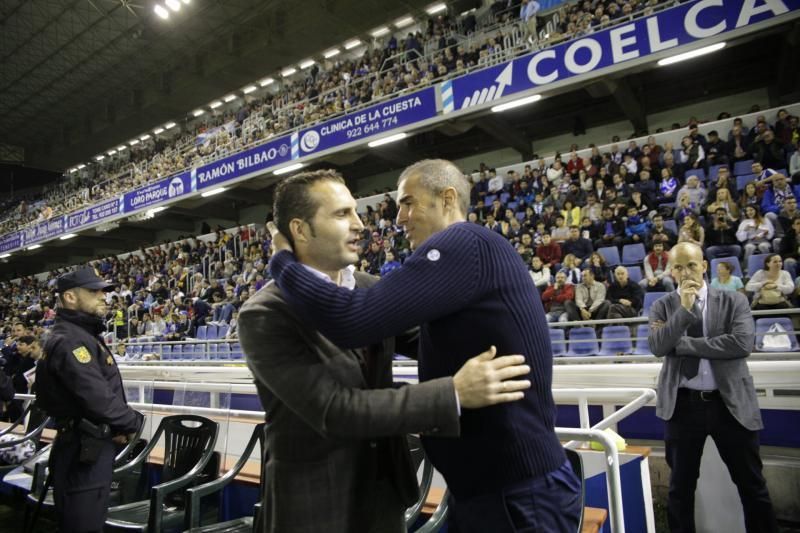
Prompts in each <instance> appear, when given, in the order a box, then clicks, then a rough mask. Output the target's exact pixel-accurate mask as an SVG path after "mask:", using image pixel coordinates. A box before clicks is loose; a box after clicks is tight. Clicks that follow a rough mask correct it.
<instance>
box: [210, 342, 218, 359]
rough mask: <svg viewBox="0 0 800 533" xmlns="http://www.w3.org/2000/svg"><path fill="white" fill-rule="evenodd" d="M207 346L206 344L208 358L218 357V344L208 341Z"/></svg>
mask: <svg viewBox="0 0 800 533" xmlns="http://www.w3.org/2000/svg"><path fill="white" fill-rule="evenodd" d="M207 346H208V349H207V351H208V359H214V360H216V359H219V357H217V353H218V346H219V344H217V343H216V342H210V343H208V344H207Z"/></svg>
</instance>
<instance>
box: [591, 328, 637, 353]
mask: <svg viewBox="0 0 800 533" xmlns="http://www.w3.org/2000/svg"><path fill="white" fill-rule="evenodd" d="M630 337H631V329H630V328H629V327H628V326H606V327H604V328H603V334H602V341H601V343H600V352H599V353H598V355H618V354H628V353H631V352H632V351H633V342H632V341H631V340H630Z"/></svg>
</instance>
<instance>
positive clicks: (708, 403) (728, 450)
mask: <svg viewBox="0 0 800 533" xmlns="http://www.w3.org/2000/svg"><path fill="white" fill-rule="evenodd" d="M709 435H710V436H711V438H712V439H714V443H715V444H716V445H717V449H718V450H719V455H720V457H721V458H722V461H723V462H724V463H725V466H727V467H728V472H729V473H730V475H731V479H733V482H734V484H735V485H736V488H737V489H738V491H739V498H740V499H741V500H742V507H743V508H744V518H745V526H746V528H747V531H748V533H753V532H762V531H763V532H775V533H777V531H778V526H777V523H776V521H775V512H774V511H773V509H772V501H771V500H770V497H769V491H767V485H766V481H765V480H764V476H763V475H762V473H761V467H762V464H761V457H760V456H759V452H758V432H757V431H750V430H749V429H747V428H745V427H744V426H742V425H741V424H740V423H739V422H738V421H737V420H736V419H735V418H734V417H733V415H731V413H730V412H729V411H728V408H727V407H726V406H725V403H724V401H723V400H722V398H721V396H720V395H719V394H718V393H717V394H714V395H712V396H711V397H710V398H707V400H704V399H702V398H700V396H699V394H698V393H696V392H694V391H689V390H688V389H678V398H677V400H676V404H675V412H674V414H673V415H672V418H671V419H670V420H668V421H667V427H666V433H665V441H666V459H667V464H668V465H669V467H670V470H671V473H670V479H669V499H668V503H667V516H668V520H669V528H670V531H672V532H674V533H678V532H680V533H694V531H695V524H694V494H695V489H696V488H697V478H698V476H699V474H700V459H701V458H702V455H703V446H704V445H705V442H706V437H707V436H709ZM709 512H712V513H719V512H725V511H724V510H722V509H710V510H709Z"/></svg>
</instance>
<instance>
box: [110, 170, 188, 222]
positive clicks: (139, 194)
mask: <svg viewBox="0 0 800 533" xmlns="http://www.w3.org/2000/svg"><path fill="white" fill-rule="evenodd" d="M191 191H192V189H191V181H190V179H189V173H188V172H182V173H180V174H176V175H175V176H172V177H170V178H166V179H163V180H161V181H158V182H156V183H153V184H152V185H147V186H145V187H141V188H139V189H137V190H135V191H133V192H129V193H125V196H124V197H123V204H122V211H123V212H124V213H132V212H134V211H137V210H139V209H142V208H144V207H150V206H151V205H154V204H158V203H161V202H163V201H165V200H170V199H172V198H177V197H178V196H183V195H185V194H188V193H190V192H191Z"/></svg>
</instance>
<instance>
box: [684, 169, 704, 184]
mask: <svg viewBox="0 0 800 533" xmlns="http://www.w3.org/2000/svg"><path fill="white" fill-rule="evenodd" d="M689 176H697V179H699V180H700V181H702V182H705V181H706V179H707V177H706V171H705V170H704V169H702V168H690V169H689V170H687V171H686V173H685V177H686V178H688V177H689Z"/></svg>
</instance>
